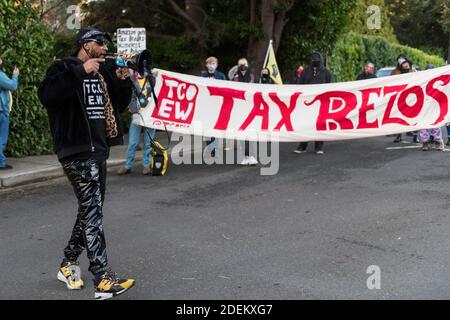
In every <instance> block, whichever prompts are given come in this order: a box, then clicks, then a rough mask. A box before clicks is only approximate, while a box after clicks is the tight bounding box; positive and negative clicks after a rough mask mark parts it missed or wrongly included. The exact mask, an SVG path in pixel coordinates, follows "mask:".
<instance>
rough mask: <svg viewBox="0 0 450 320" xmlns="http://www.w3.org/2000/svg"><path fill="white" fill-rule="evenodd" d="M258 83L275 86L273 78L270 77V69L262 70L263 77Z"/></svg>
mask: <svg viewBox="0 0 450 320" xmlns="http://www.w3.org/2000/svg"><path fill="white" fill-rule="evenodd" d="M258 83H265V84H275V82H274V81H273V79H272V77H271V76H270V70H269V68H263V69H262V70H261V76H260V78H259V81H258Z"/></svg>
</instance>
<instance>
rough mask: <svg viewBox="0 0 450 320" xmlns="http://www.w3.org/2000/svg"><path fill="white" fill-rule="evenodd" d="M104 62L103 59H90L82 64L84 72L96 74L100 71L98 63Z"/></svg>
mask: <svg viewBox="0 0 450 320" xmlns="http://www.w3.org/2000/svg"><path fill="white" fill-rule="evenodd" d="M103 62H105V59H103V58H92V59H89V60H88V61H86V62H85V63H83V68H84V71H86V73H87V74H94V75H95V74H97V73H98V70H99V69H100V63H103Z"/></svg>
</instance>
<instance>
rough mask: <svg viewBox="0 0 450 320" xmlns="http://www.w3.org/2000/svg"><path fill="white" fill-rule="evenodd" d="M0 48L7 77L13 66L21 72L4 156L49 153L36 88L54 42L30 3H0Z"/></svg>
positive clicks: (44, 124)
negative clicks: (6, 154)
mask: <svg viewBox="0 0 450 320" xmlns="http://www.w3.org/2000/svg"><path fill="white" fill-rule="evenodd" d="M0 48H2V51H1V52H0V54H1V56H2V59H3V63H4V65H5V70H6V71H7V73H8V75H10V71H11V70H12V69H13V67H14V66H15V65H16V66H17V67H18V68H19V69H20V77H19V89H18V91H17V92H14V93H13V99H14V104H13V111H12V113H11V124H10V136H9V142H8V147H7V150H6V152H7V153H8V154H9V155H11V156H16V157H20V156H26V155H37V154H43V153H48V152H50V151H51V138H50V130H49V125H48V120H47V119H48V118H47V112H46V111H45V109H44V108H43V107H42V106H41V104H40V102H39V99H38V97H37V86H38V84H39V83H40V81H41V80H42V77H43V75H44V73H45V71H46V67H47V66H48V65H49V64H50V62H51V60H52V56H51V52H52V50H53V38H52V36H51V35H50V32H49V31H48V28H47V26H46V25H44V24H43V23H41V22H40V20H39V14H38V12H37V11H36V10H35V9H33V8H32V7H31V5H30V4H29V1H25V0H18V1H0Z"/></svg>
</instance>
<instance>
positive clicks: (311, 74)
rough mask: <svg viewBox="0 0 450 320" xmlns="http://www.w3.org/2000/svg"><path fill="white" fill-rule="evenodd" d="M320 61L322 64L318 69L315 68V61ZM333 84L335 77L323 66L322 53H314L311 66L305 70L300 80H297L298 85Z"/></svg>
mask: <svg viewBox="0 0 450 320" xmlns="http://www.w3.org/2000/svg"><path fill="white" fill-rule="evenodd" d="M314 60H319V61H320V63H319V65H318V66H317V67H314V66H313V61H314ZM330 82H333V75H332V74H331V72H330V71H329V70H328V69H327V68H325V66H324V65H323V57H322V54H320V52H314V53H313V54H312V55H311V60H310V64H309V66H308V67H307V68H306V69H305V70H303V72H302V75H301V76H300V78H298V79H297V82H296V83H297V84H319V83H330Z"/></svg>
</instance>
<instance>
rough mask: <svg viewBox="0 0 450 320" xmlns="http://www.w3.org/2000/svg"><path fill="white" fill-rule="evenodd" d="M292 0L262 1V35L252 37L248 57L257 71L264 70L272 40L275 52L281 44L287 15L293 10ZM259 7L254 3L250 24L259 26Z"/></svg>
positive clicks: (251, 9) (260, 9) (251, 7)
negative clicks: (263, 65) (266, 55)
mask: <svg viewBox="0 0 450 320" xmlns="http://www.w3.org/2000/svg"><path fill="white" fill-rule="evenodd" d="M293 6H294V1H292V0H262V1H261V4H260V8H259V11H260V14H259V16H260V20H259V22H258V24H259V25H260V26H261V33H259V35H260V36H258V34H252V35H250V37H249V38H250V39H249V45H248V49H247V56H248V58H249V60H250V61H253V62H254V63H253V67H254V68H255V69H257V70H259V69H261V68H262V64H263V62H264V57H265V54H266V51H267V47H268V45H269V42H270V40H273V47H274V50H275V52H276V51H277V50H278V48H279V46H280V44H281V37H282V35H283V31H284V28H285V26H286V24H287V22H288V20H289V19H288V18H287V14H288V12H289V11H290V10H291V9H292V8H293ZM257 16H258V6H257V5H256V1H252V3H251V6H250V24H253V26H257V25H258V24H257V23H256V17H257Z"/></svg>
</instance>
